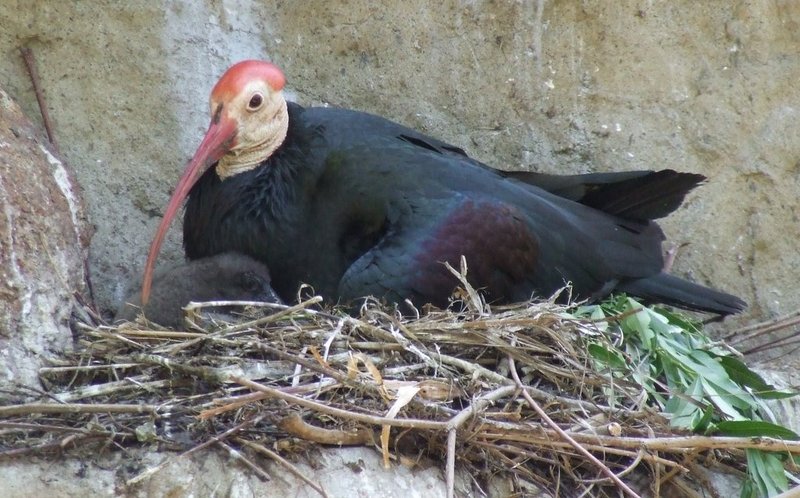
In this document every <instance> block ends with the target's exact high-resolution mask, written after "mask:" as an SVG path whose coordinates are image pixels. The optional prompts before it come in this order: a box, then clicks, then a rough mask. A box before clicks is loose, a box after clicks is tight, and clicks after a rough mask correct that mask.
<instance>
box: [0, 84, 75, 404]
mask: <svg viewBox="0 0 800 498" xmlns="http://www.w3.org/2000/svg"><path fill="white" fill-rule="evenodd" d="M68 168H69V167H68V166H67V165H65V164H64V163H63V162H61V161H60V160H59V159H57V158H56V157H55V156H54V155H53V154H52V153H51V152H50V151H49V150H48V149H47V147H46V146H45V145H44V142H42V140H41V139H40V138H38V133H37V132H36V129H35V128H34V127H33V126H32V125H31V123H30V121H28V119H27V118H26V117H25V116H24V115H23V114H22V111H21V109H20V108H19V106H18V105H16V103H15V102H14V101H13V100H12V99H11V98H10V97H9V96H8V94H6V93H5V92H4V91H3V90H2V88H0V385H2V386H9V387H10V386H20V385H23V386H32V387H33V388H38V387H39V380H38V379H39V377H38V369H39V367H40V366H42V362H43V361H44V358H45V357H46V356H48V355H52V354H53V353H55V352H59V351H63V350H64V349H65V348H66V347H68V346H69V344H70V343H71V342H72V334H71V331H70V328H69V319H70V316H71V313H72V309H73V305H74V303H75V300H74V297H73V294H74V293H76V292H85V291H86V288H85V283H84V261H85V259H86V254H85V249H86V247H87V246H88V234H87V233H86V231H85V219H84V210H83V204H82V199H81V195H80V189H79V188H78V187H77V186H76V185H75V183H74V181H73V179H72V174H71V172H70V170H69V169H68ZM7 394H8V393H7V391H5V390H4V391H3V392H0V404H2V403H3V400H4V399H6V396H7Z"/></svg>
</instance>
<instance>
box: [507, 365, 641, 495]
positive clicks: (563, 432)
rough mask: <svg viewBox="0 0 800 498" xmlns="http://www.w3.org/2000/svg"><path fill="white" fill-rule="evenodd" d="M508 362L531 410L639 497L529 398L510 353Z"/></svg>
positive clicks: (626, 490)
mask: <svg viewBox="0 0 800 498" xmlns="http://www.w3.org/2000/svg"><path fill="white" fill-rule="evenodd" d="M508 363H509V370H511V376H512V377H513V378H514V382H516V383H517V386H518V387H519V388H520V389H521V390H522V396H523V397H524V398H525V400H526V401H527V402H528V404H529V405H531V408H533V410H534V411H535V412H536V413H537V414H539V416H540V417H541V418H542V419H543V420H544V421H545V422H546V423H547V424H548V425H549V426H550V427H552V428H553V430H555V431H556V432H557V433H558V434H559V436H561V438H562V439H564V440H565V441H568V442H569V443H570V444H571V445H572V447H573V448H575V449H576V450H577V451H578V453H580V454H582V455H583V456H584V457H586V458H588V459H589V460H590V461H591V462H592V463H594V464H595V465H596V466H597V467H598V468H599V469H600V471H601V472H603V473H604V474H606V475H607V476H608V477H609V478H610V479H611V480H612V481H614V483H615V484H616V485H617V486H619V487H620V488H621V489H622V490H623V491H624V492H625V493H626V494H627V495H628V496H631V497H632V498H640V497H639V495H638V494H636V492H635V491H634V490H632V489H631V488H630V487H629V486H628V485H627V484H625V483H624V482H622V479H620V478H619V477H617V476H616V475H615V474H614V473H613V472H611V469H609V468H608V467H607V466H606V465H605V464H604V463H603V462H601V461H600V460H598V459H597V457H595V456H594V455H592V454H591V453H590V452H589V451H588V450H586V448H584V447H583V446H581V445H580V444H579V443H578V442H577V441H575V440H574V439H572V438H571V437H570V435H569V434H567V433H566V431H564V429H562V428H561V427H559V426H558V424H556V423H555V422H554V421H553V419H551V418H550V416H549V415H547V413H546V412H545V411H544V410H542V407H541V406H539V403H537V402H536V401H534V399H533V398H531V395H530V394H528V391H527V390H526V389H525V386H524V385H523V384H522V381H521V380H520V378H519V374H517V367H516V365H515V364H514V357H513V356H512V355H508Z"/></svg>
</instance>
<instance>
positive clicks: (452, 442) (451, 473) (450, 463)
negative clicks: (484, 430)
mask: <svg viewBox="0 0 800 498" xmlns="http://www.w3.org/2000/svg"><path fill="white" fill-rule="evenodd" d="M446 469H447V472H446V475H447V498H454V497H455V494H456V492H455V489H456V429H455V428H453V429H450V430H449V431H447V466H446Z"/></svg>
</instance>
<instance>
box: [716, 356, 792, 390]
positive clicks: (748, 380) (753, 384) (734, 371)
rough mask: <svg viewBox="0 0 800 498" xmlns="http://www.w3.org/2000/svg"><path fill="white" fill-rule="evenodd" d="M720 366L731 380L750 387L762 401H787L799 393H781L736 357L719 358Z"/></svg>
mask: <svg viewBox="0 0 800 498" xmlns="http://www.w3.org/2000/svg"><path fill="white" fill-rule="evenodd" d="M718 360H719V363H720V365H722V367H723V368H724V369H725V371H726V372H728V375H729V376H730V378H731V380H733V381H734V382H736V383H737V384H739V385H742V386H746V387H749V388H750V389H752V390H753V394H754V395H756V396H758V397H759V398H762V399H785V398H791V397H792V396H796V395H797V394H800V393H798V392H797V391H779V390H777V389H775V386H773V385H771V384H768V383H767V382H766V381H765V380H764V378H763V377H761V376H760V375H758V374H757V373H756V372H754V371H752V370H750V368H748V367H747V365H745V364H744V363H743V362H741V361H740V360H739V359H738V358H736V357H734V356H719V357H718Z"/></svg>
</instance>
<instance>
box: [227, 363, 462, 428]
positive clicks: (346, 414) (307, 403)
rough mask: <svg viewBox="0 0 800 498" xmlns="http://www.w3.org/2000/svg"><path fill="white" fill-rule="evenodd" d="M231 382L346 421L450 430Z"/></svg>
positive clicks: (439, 424) (249, 383) (246, 382)
mask: <svg viewBox="0 0 800 498" xmlns="http://www.w3.org/2000/svg"><path fill="white" fill-rule="evenodd" d="M230 380H231V381H232V382H235V383H237V384H241V385H243V386H247V387H249V388H250V389H253V390H255V391H261V392H265V393H267V394H269V395H271V396H272V397H274V398H278V399H281V400H283V401H286V402H287V403H290V404H296V405H300V406H302V407H305V408H308V409H311V410H315V411H318V412H321V413H326V414H328V415H332V416H334V417H341V418H345V419H350V420H356V421H359V422H366V423H368V424H373V425H391V426H393V427H413V428H415V429H434V430H446V429H448V424H447V422H437V421H434V420H419V419H402V418H401V419H398V418H386V417H379V416H377V415H368V414H366V413H356V412H350V411H347V410H342V409H341V408H334V407H332V406H328V405H325V404H322V403H318V402H316V401H312V400H310V399H305V398H301V397H299V396H294V395H292V394H288V393H285V392H282V391H280V390H278V389H275V388H272V387H267V386H265V385H263V384H258V383H256V382H253V381H250V380H247V379H245V378H242V377H236V376H233V377H231V379H230Z"/></svg>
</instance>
